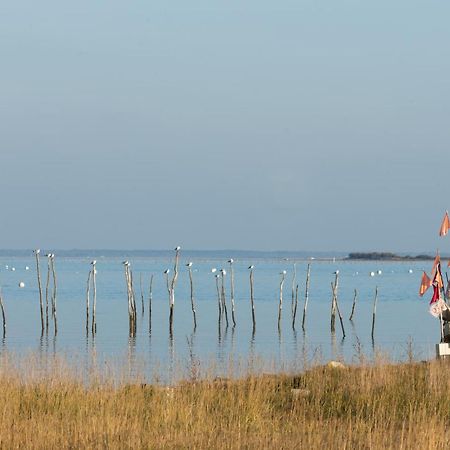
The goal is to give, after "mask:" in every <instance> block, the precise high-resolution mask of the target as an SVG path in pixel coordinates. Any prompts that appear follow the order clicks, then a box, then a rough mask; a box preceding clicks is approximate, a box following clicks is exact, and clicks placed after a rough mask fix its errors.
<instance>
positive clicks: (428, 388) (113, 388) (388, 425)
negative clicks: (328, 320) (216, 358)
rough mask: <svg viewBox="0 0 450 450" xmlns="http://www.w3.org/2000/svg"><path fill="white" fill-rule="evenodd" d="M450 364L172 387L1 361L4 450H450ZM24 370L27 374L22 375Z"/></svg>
mask: <svg viewBox="0 0 450 450" xmlns="http://www.w3.org/2000/svg"><path fill="white" fill-rule="evenodd" d="M449 368H450V367H449V366H448V365H447V364H444V363H442V364H440V363H438V362H431V363H410V364H401V365H392V364H379V365H373V366H370V365H363V366H360V367H351V368H346V369H332V368H328V367H316V368H313V369H311V370H308V371H307V372H305V373H303V374H299V375H277V376H272V375H261V376H249V377H246V378H243V379H239V380H203V381H199V382H185V383H180V384H178V385H176V386H175V387H163V386H157V385H142V384H139V383H136V384H123V385H112V384H108V383H107V382H104V381H102V382H100V383H91V384H90V385H89V387H87V385H86V384H83V382H81V381H80V380H79V378H78V377H76V376H71V374H70V373H68V372H67V371H65V370H62V369H61V366H58V365H57V366H56V367H54V368H53V369H52V370H50V371H49V372H47V373H46V374H44V375H42V374H41V375H40V376H37V375H36V374H35V373H34V372H33V370H28V371H27V372H28V373H27V374H24V373H23V366H22V369H19V368H18V366H17V365H14V364H9V363H8V362H5V361H3V364H2V367H1V369H0V412H1V420H0V446H1V448H8V449H9V448H21V449H22V448H27V449H29V448H42V449H51V448H58V449H61V448H77V449H79V448H89V449H91V448H94V449H95V448H114V449H126V448H133V449H135V448H136V449H138V448H204V449H212V448H338V449H358V448H364V449H366V448H367V449H369V448H370V449H372V448H383V449H385V448H392V449H403V448H414V449H428V448H430V449H431V448H433V449H434V448H449V446H450V437H449V434H448V432H449V431H450V430H449V428H450V377H449ZM19 370H20V372H19Z"/></svg>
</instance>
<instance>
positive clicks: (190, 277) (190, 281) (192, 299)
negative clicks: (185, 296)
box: [186, 262, 197, 331]
mask: <svg viewBox="0 0 450 450" xmlns="http://www.w3.org/2000/svg"><path fill="white" fill-rule="evenodd" d="M186 266H187V268H188V271H189V283H190V286H191V309H192V317H193V319H194V331H195V329H196V328H197V313H196V311H195V303H194V280H193V278H192V262H188V263H187V264H186Z"/></svg>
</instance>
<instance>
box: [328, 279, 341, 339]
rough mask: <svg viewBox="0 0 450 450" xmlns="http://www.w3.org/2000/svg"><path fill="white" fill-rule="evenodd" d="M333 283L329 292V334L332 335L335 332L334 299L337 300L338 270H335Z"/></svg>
mask: <svg viewBox="0 0 450 450" xmlns="http://www.w3.org/2000/svg"><path fill="white" fill-rule="evenodd" d="M334 273H335V278H334V283H331V291H332V298H331V322H330V325H331V332H332V333H334V332H335V331H336V298H337V292H338V282H339V270H336V272H334Z"/></svg>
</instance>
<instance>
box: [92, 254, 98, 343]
mask: <svg viewBox="0 0 450 450" xmlns="http://www.w3.org/2000/svg"><path fill="white" fill-rule="evenodd" d="M96 263H97V261H95V260H94V261H92V262H91V264H92V335H93V336H94V335H95V334H96V333H97V317H96V309H97V282H96V275H97V267H96Z"/></svg>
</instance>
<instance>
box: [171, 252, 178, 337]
mask: <svg viewBox="0 0 450 450" xmlns="http://www.w3.org/2000/svg"><path fill="white" fill-rule="evenodd" d="M179 257H180V247H176V248H175V263H174V266H173V278H172V282H171V284H170V292H169V298H170V302H169V308H170V312H169V330H170V334H172V332H173V313H174V307H175V285H176V283H177V278H178V259H179Z"/></svg>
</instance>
